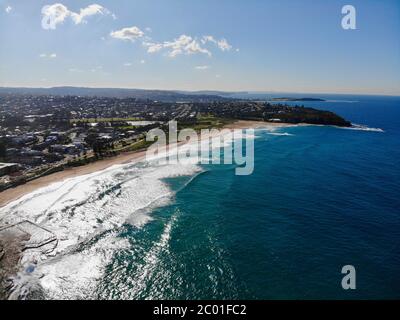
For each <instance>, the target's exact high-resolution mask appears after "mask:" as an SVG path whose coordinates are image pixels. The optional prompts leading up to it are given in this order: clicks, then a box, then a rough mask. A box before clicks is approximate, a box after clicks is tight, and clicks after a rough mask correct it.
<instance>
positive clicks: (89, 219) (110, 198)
mask: <svg viewBox="0 0 400 320" xmlns="http://www.w3.org/2000/svg"><path fill="white" fill-rule="evenodd" d="M199 172H201V168H200V167H199V166H197V165H195V164H187V165H182V164H168V165H159V164H155V163H152V162H143V163H137V164H125V165H117V166H113V167H111V168H109V169H106V170H103V171H100V172H96V173H93V174H89V175H85V176H80V177H74V178H70V179H68V180H65V181H63V182H58V183H54V184H52V185H50V186H48V187H45V188H41V189H39V190H37V191H35V192H33V193H31V194H28V195H26V196H24V197H22V198H20V199H19V200H17V201H14V202H12V203H10V204H9V205H7V206H5V207H4V208H2V209H1V210H0V224H2V225H11V224H15V223H19V222H22V221H25V220H28V221H31V222H33V223H35V224H36V225H38V226H40V227H42V228H45V229H46V230H50V231H51V232H52V233H53V234H54V235H55V237H56V238H57V240H58V245H57V246H56V248H55V249H54V250H53V251H52V252H51V253H44V252H41V251H40V250H25V251H24V253H23V256H22V259H21V264H22V269H21V270H20V272H19V273H18V274H17V276H16V277H15V278H14V281H13V282H14V287H13V293H12V295H11V298H31V297H32V295H33V297H38V296H39V297H44V298H51V299H79V298H84V297H85V298H88V297H91V296H92V294H93V292H94V288H95V287H96V283H97V280H98V279H99V278H101V275H102V274H103V271H104V268H105V266H106V265H107V264H108V263H109V262H110V261H111V259H112V257H113V255H114V253H115V252H116V251H117V250H122V249H124V248H127V247H128V246H129V243H128V242H127V241H125V240H122V239H121V238H118V233H119V232H118V230H119V228H121V227H122V226H123V225H124V224H131V225H133V226H135V227H137V228H140V227H142V226H143V225H144V224H146V223H147V222H149V221H150V220H151V219H152V217H151V215H150V213H151V212H152V211H153V210H154V209H155V208H157V207H160V206H165V205H167V204H169V203H170V202H171V201H172V198H173V196H174V193H175V192H176V191H173V190H172V189H171V187H170V186H169V185H168V183H167V182H165V179H167V178H174V177H180V176H189V177H190V176H195V175H196V173H199Z"/></svg>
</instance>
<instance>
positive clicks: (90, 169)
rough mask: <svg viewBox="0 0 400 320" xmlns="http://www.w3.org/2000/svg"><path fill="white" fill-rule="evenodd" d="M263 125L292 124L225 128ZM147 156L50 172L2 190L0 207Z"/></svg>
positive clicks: (128, 156)
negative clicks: (83, 176) (49, 186)
mask: <svg viewBox="0 0 400 320" xmlns="http://www.w3.org/2000/svg"><path fill="white" fill-rule="evenodd" d="M262 126H268V127H284V126H290V124H285V123H269V122H268V123H267V122H262V121H246V120H239V121H236V122H234V123H231V124H229V125H226V126H225V127H224V128H225V129H231V130H235V129H247V128H257V127H262ZM145 156H146V151H145V150H139V151H132V152H124V153H121V154H119V155H118V156H115V157H111V158H106V159H102V160H99V161H96V162H92V163H89V164H87V165H84V166H81V167H76V168H68V169H65V170H63V171H60V172H56V173H52V174H49V175H47V176H44V177H40V178H38V179H35V180H32V181H30V182H28V183H25V184H23V185H20V186H17V187H15V188H10V189H7V190H5V191H3V192H0V208H1V207H3V206H5V205H7V204H8V203H10V202H12V201H14V200H17V199H19V198H20V197H22V196H24V195H26V194H29V193H31V192H33V191H35V190H37V189H40V188H43V187H46V186H48V185H50V184H52V183H55V182H60V181H63V180H66V179H68V178H73V177H77V176H82V175H86V174H91V173H94V172H98V171H101V170H105V169H107V168H109V167H111V166H113V165H118V164H126V163H135V162H138V161H141V160H143V159H144V158H145Z"/></svg>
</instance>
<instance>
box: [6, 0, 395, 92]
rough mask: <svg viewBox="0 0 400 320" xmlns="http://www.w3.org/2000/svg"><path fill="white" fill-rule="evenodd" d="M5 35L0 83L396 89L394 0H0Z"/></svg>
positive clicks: (280, 89) (278, 89) (291, 89)
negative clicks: (54, 16)
mask: <svg viewBox="0 0 400 320" xmlns="http://www.w3.org/2000/svg"><path fill="white" fill-rule="evenodd" d="M56 4H57V5H58V8H59V9H60V8H61V9H60V10H61V11H57V12H58V13H59V12H62V14H63V16H62V17H61V18H59V20H60V21H58V23H56V24H55V25H54V26H53V27H54V28H53V29H44V28H43V26H42V19H43V16H46V15H49V14H50V13H51V12H53V11H45V13H44V14H43V13H42V8H43V7H44V6H46V5H50V6H53V5H56ZM346 4H351V5H353V6H354V7H355V8H356V13H357V29H356V30H344V29H343V28H342V27H341V19H342V17H343V15H342V13H341V9H342V7H343V6H344V5H346ZM93 5H95V6H93ZM51 8H53V9H54V7H51ZM85 8H86V10H84V11H80V10H81V9H85ZM0 43H1V44H0V46H1V50H0V86H30V87H39V86H40V87H50V86H59V85H73V86H90V87H124V88H149V89H181V90H206V89H213V90H235V91H238V90H248V91H276V92H309V93H311V92H323V93H367V94H392V95H400V1H396V0H393V1H389V0H387V1H385V0H382V1H378V0H360V1H355V0H347V1H339V0H329V1H326V0H314V1H311V0H279V1H267V0H264V1H261V0H246V1H244V0H229V1H228V0H218V1H215V0H196V1H195V0H113V1H108V0H93V1H76V0H60V2H52V1H31V0H0Z"/></svg>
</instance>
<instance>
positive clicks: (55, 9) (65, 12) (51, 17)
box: [42, 3, 116, 29]
mask: <svg viewBox="0 0 400 320" xmlns="http://www.w3.org/2000/svg"><path fill="white" fill-rule="evenodd" d="M94 15H111V16H112V17H113V18H114V19H116V16H115V15H114V14H112V13H111V12H110V11H109V10H108V9H106V8H104V7H103V6H101V5H99V4H91V5H89V6H87V7H86V8H82V9H80V11H79V13H76V12H73V11H70V10H69V9H68V8H67V7H66V6H65V5H63V4H61V3H55V4H53V5H47V6H44V7H43V8H42V27H43V28H44V29H56V27H57V25H58V24H60V23H63V22H64V21H65V20H66V19H67V18H70V19H71V20H72V21H73V22H74V23H75V24H81V23H86V22H87V20H86V18H87V17H90V16H94Z"/></svg>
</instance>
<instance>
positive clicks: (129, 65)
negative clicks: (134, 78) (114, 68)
mask: <svg viewBox="0 0 400 320" xmlns="http://www.w3.org/2000/svg"><path fill="white" fill-rule="evenodd" d="M124 67H132V63H131V62H125V63H124Z"/></svg>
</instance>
